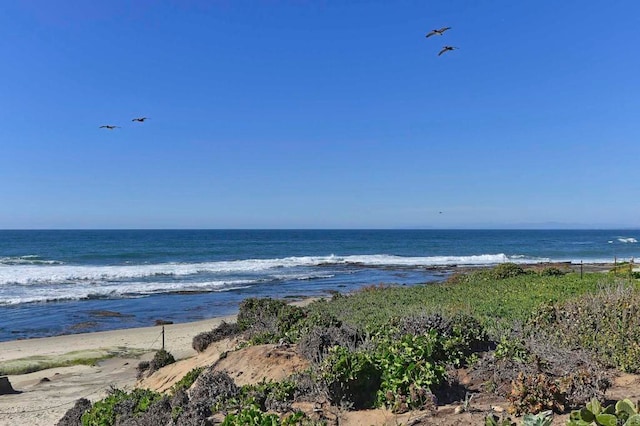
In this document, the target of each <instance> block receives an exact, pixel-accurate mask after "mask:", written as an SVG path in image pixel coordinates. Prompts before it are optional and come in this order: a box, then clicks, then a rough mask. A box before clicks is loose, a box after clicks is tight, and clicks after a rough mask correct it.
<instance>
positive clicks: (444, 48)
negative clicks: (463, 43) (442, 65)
mask: <svg viewBox="0 0 640 426" xmlns="http://www.w3.org/2000/svg"><path fill="white" fill-rule="evenodd" d="M454 49H457V47H453V46H444V47H443V48H442V50H441V51H440V53H438V56H440V55H442V54H443V53H444V52H448V51H450V50H454Z"/></svg>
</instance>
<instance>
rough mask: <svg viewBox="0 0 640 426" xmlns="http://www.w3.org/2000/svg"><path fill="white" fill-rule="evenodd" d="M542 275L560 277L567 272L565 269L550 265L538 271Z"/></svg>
mask: <svg viewBox="0 0 640 426" xmlns="http://www.w3.org/2000/svg"><path fill="white" fill-rule="evenodd" d="M538 273H539V274H540V275H542V276H543V277H559V276H562V275H564V274H565V272H564V271H562V270H561V269H559V268H556V267H555V266H548V267H546V268H543V269H542V270H541V271H540V272H538Z"/></svg>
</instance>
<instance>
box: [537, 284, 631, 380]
mask: <svg viewBox="0 0 640 426" xmlns="http://www.w3.org/2000/svg"><path fill="white" fill-rule="evenodd" d="M527 327H528V329H529V330H530V333H540V332H544V333H546V335H547V336H548V338H549V339H552V340H553V341H555V342H556V343H557V344H558V345H562V346H565V347H568V348H584V349H588V350H589V351H591V352H593V353H594V355H595V358H596V359H597V360H598V361H600V362H602V363H604V364H605V365H606V366H609V367H615V368H618V369H620V370H621V371H625V372H632V373H635V372H639V371H640V292H639V291H638V290H637V289H636V288H634V287H632V286H629V285H625V284H618V285H615V286H603V287H602V288H601V289H600V290H599V291H598V292H597V293H595V294H587V295H584V296H582V297H579V298H577V299H574V300H569V301H566V302H564V303H561V304H545V305H542V306H540V307H539V308H538V309H537V311H536V312H535V313H534V314H533V315H532V316H531V317H530V318H529V320H528V322H527Z"/></svg>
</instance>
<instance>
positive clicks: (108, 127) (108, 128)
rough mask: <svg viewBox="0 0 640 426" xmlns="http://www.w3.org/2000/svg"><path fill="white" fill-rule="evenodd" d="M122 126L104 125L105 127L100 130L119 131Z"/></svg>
mask: <svg viewBox="0 0 640 426" xmlns="http://www.w3.org/2000/svg"><path fill="white" fill-rule="evenodd" d="M119 128H120V126H110V125H108V124H106V125H104V126H100V129H107V130H113V129H119Z"/></svg>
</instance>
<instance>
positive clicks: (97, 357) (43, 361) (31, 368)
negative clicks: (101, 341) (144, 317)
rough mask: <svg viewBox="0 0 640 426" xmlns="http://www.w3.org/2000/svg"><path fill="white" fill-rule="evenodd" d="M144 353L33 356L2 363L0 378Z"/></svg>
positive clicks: (119, 350) (102, 351)
mask: <svg viewBox="0 0 640 426" xmlns="http://www.w3.org/2000/svg"><path fill="white" fill-rule="evenodd" d="M143 353H144V351H142V350H139V349H128V348H124V347H121V348H117V349H116V350H107V349H97V350H84V351H73V352H67V353H65V354H62V355H55V356H31V357H25V358H19V359H12V360H9V361H4V362H0V376H3V375H17V374H29V373H34V372H36V371H41V370H47V369H49V368H57V367H69V366H72V365H91V366H92V365H96V364H97V363H98V362H100V361H103V360H105V359H109V358H114V357H116V356H129V357H139V356H140V355H142V354H143Z"/></svg>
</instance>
